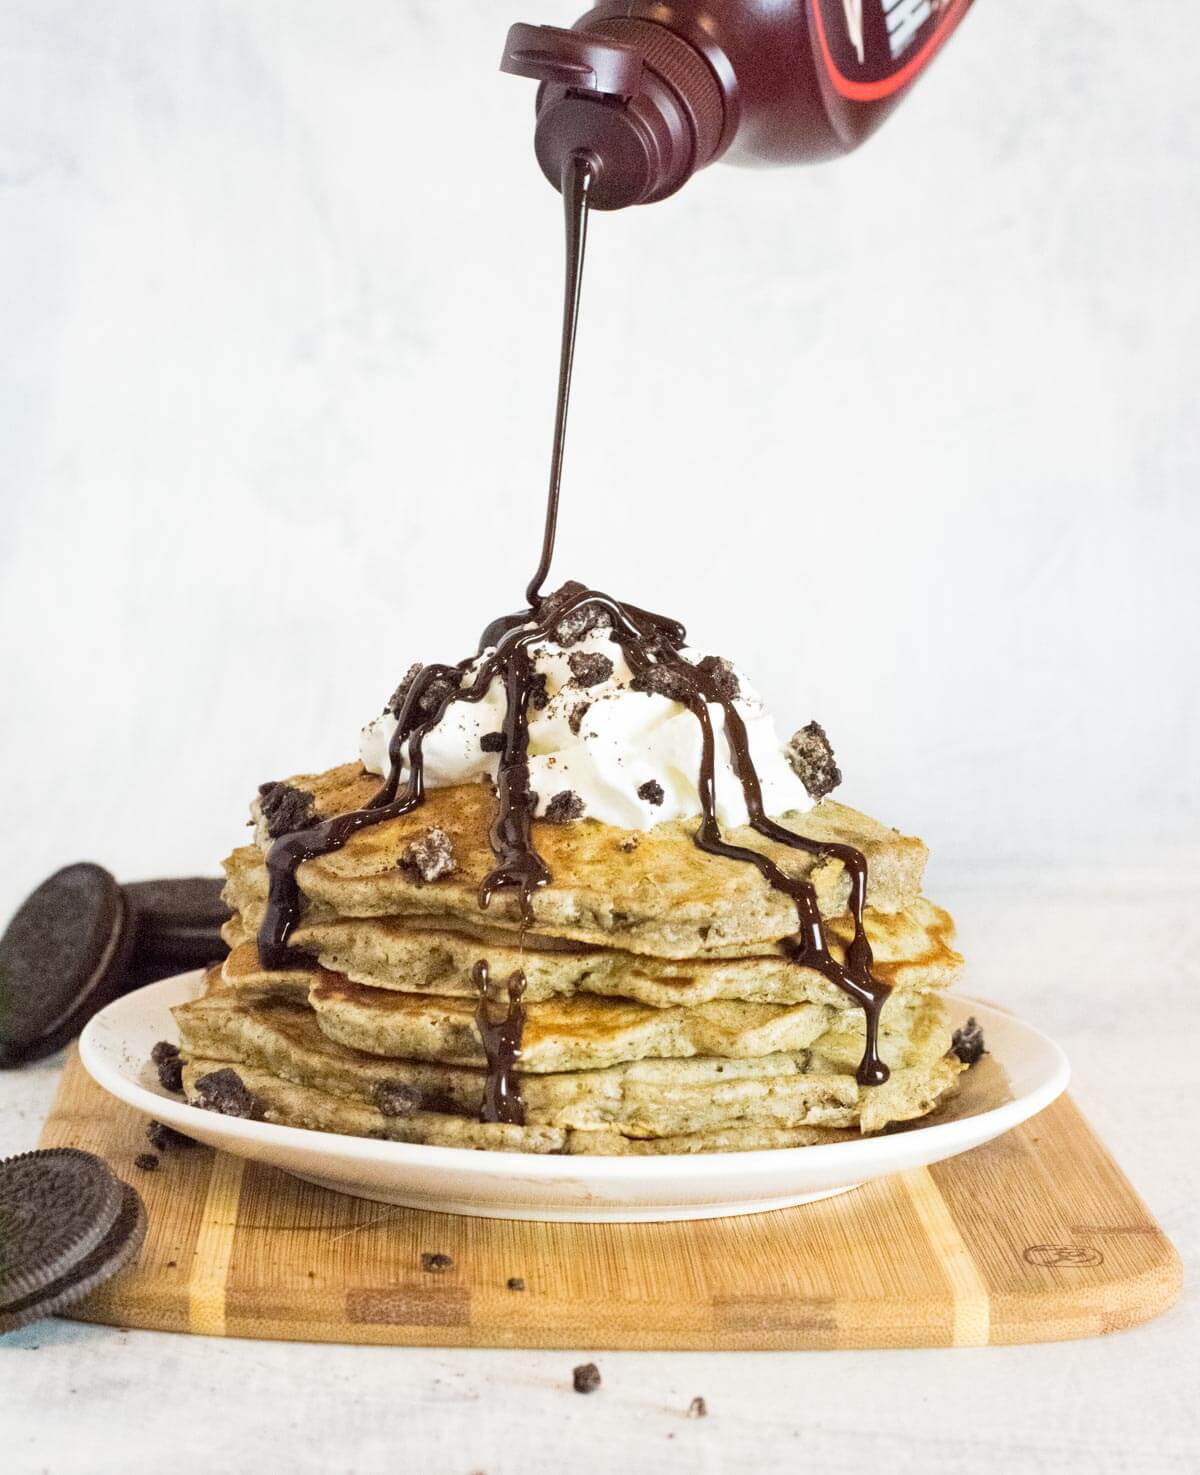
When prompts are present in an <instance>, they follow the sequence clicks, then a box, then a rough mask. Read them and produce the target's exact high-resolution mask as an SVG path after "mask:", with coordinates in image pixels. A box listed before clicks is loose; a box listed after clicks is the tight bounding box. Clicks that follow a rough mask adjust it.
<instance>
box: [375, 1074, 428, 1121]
mask: <svg viewBox="0 0 1200 1475" xmlns="http://www.w3.org/2000/svg"><path fill="white" fill-rule="evenodd" d="M371 1094H372V1096H373V1097H374V1099H375V1105H376V1106H377V1107H378V1108H379V1110H380V1112H381V1113H382V1114H383V1115H384V1116H387V1117H405V1116H412V1114H413V1112H414V1111H416V1109H417V1107H418V1106H420V1104H421V1094H420V1092H419V1091H417V1090H416V1089H415V1088H414V1087H413V1086H410V1085H409V1084H408V1083H407V1081H379V1082H378V1083H377V1084H376V1086H375V1089H374V1091H373V1092H372V1093H371Z"/></svg>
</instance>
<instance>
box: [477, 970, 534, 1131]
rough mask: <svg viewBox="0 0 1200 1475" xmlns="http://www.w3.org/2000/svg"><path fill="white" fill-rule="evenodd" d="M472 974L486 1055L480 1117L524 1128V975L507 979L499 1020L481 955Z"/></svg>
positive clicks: (478, 1026) (518, 972) (514, 975)
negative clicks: (520, 1068) (492, 1006)
mask: <svg viewBox="0 0 1200 1475" xmlns="http://www.w3.org/2000/svg"><path fill="white" fill-rule="evenodd" d="M471 977H472V978H473V979H474V981H475V987H476V988H477V989H478V990H479V1004H478V1006H477V1007H476V1010H475V1024H476V1027H477V1028H478V1030H479V1038H480V1039H481V1040H482V1042H483V1053H484V1054H485V1055H486V1056H487V1079H486V1080H485V1082H484V1087H483V1108H482V1110H481V1111H480V1113H479V1120H480V1121H481V1122H508V1123H510V1124H512V1125H513V1126H517V1127H523V1126H524V1125H525V1103H524V1102H523V1101H522V1100H521V1083H520V1078H519V1077H518V1075H517V1062H518V1061H519V1060H520V1058H521V1037H522V1035H523V1034H524V1032H525V1006H524V1005H523V1004H522V1002H521V999H522V997H523V995H524V993H525V975H524V973H522V972H520V971H519V970H518V971H517V972H516V973H514V974H513V975H512V977H511V978H510V979H509V980H508V1003H507V1007H506V1009H505V1012H504V1014H503V1016H502V1017H501V1018H500V1019H493V1018H492V1014H491V1009H490V1007H489V1005H490V1004H491V1002H492V1001H491V999H490V998H489V991H490V982H491V980H490V974H489V970H488V965H487V961H486V960H485V959H483V958H481V959H480V960H479V962H478V963H476V964H475V966H474V968H472V970H471Z"/></svg>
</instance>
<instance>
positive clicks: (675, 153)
mask: <svg viewBox="0 0 1200 1475" xmlns="http://www.w3.org/2000/svg"><path fill="white" fill-rule="evenodd" d="M584 24H585V26H586V28H585V29H580V30H574V31H564V30H560V29H559V28H557V27H553V26H528V25H516V26H513V28H512V29H511V30H510V31H509V34H508V40H507V43H506V45H505V50H504V56H503V59H502V60H501V63H500V66H501V70H502V71H505V72H511V73H514V74H516V75H519V76H525V77H534V78H537V79H538V80H540V81H541V83H542V86H541V88H540V89H539V92H538V103H537V127H536V130H535V133H534V148H535V151H536V153H537V157H538V162H539V163H540V164H541V166H542V171H543V173H544V174H545V175H546V177H547V179H549V180H550V181H551V183H552V184H554V185H555V186H557V185H558V183H559V181H560V179H561V177H562V166H563V162H564V160H565V159H567V158H568V157H570V156H571V155H572V154H583V155H585V156H586V157H587V158H588V159H589V160H590V161H591V164H592V170H593V182H592V188H591V204H592V206H593V208H595V209H600V210H618V209H621V208H622V207H624V206H626V205H637V204H643V203H646V202H648V201H651V200H661V199H663V198H665V196H667V195H670V194H673V193H674V192H675V191H676V190H677V189H678V188H679V186H680V185H681V184H683V182H684V180H686V179H687V178H689V176H690V175H691V174H693V173H694V172H695V171H696V170H697V169H699V168H701V167H702V166H703V165H704V164H707V163H708V161H709V160H710V159H711V158H712V157H713V155H714V153H715V152H716V149H717V145H718V143H719V141H720V138H721V133H722V128H723V126H724V119H725V102H724V97H723V95H722V92H721V88H720V86H719V84H718V82H717V79H716V77H715V75H714V74H713V72H712V69H711V68H710V67H709V65H708V63H707V62H706V61H705V60H704V58H703V57H702V56H701V55H700V53H699V52H698V51H697V50H696V49H695V48H694V47H693V46H691V45H690V44H689V43H688V42H687V41H685V40H683V38H682V37H680V36H677V35H676V34H675V33H674V32H673V31H669V30H667V28H666V27H665V26H660V25H657V24H656V23H654V22H652V21H643V20H634V19H628V18H625V17H614V18H612V19H608V20H597V21H591V22H586V23H584Z"/></svg>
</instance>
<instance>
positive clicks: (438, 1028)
mask: <svg viewBox="0 0 1200 1475" xmlns="http://www.w3.org/2000/svg"><path fill="white" fill-rule="evenodd" d="M309 1003H310V1004H311V1006H312V1008H313V1010H314V1012H315V1014H316V1016H317V1023H318V1025H319V1026H320V1028H321V1030H322V1032H323V1033H324V1034H326V1035H328V1036H329V1038H330V1039H332V1040H337V1041H338V1042H339V1044H343V1045H349V1046H350V1047H351V1048H352V1049H355V1050H363V1051H365V1052H366V1053H368V1054H371V1055H391V1056H396V1055H399V1056H403V1057H404V1058H406V1059H410V1060H441V1061H445V1062H447V1063H448V1064H451V1065H486V1063H487V1055H486V1053H485V1052H484V1048H483V1044H482V1042H481V1039H480V1034H479V1029H478V1026H477V1025H476V1022H475V1011H476V1001H475V1000H474V999H458V998H447V997H444V996H438V995H436V994H407V993H399V992H397V991H396V990H394V989H379V988H366V987H364V985H362V984H361V983H351V982H350V980H349V979H347V978H341V977H338V976H337V975H330V976H329V978H328V979H326V980H324V981H322V982H321V983H319V984H317V986H316V987H315V988H314V989H313V990H312V991H311V993H310V994H309ZM833 1012H834V1011H833V1010H831V1009H829V1008H828V1007H826V1006H825V1005H823V1004H791V1005H788V1004H745V1003H741V1002H739V1001H736V1000H731V999H718V1000H714V1001H713V1002H711V1003H708V1004H695V1005H691V1006H689V1007H687V1008H679V1009H654V1008H651V1007H650V1006H649V1005H647V1004H637V1003H633V1002H632V1001H630V1000H628V999H605V998H600V997H598V996H596V995H589V994H577V995H576V996H575V997H574V998H571V999H548V1000H546V1001H544V1002H542V1003H539V1004H529V1005H527V1006H526V1009H525V1024H524V1030H523V1032H522V1036H521V1075H522V1078H523V1079H526V1078H528V1076H529V1075H531V1074H537V1075H545V1074H547V1073H550V1072H555V1071H567V1070H572V1071H573V1070H596V1069H600V1068H602V1067H604V1066H608V1065H620V1064H623V1063H624V1062H627V1061H632V1060H646V1059H650V1058H654V1059H660V1060H661V1059H678V1058H686V1057H688V1056H692V1055H719V1056H723V1057H725V1058H735V1059H744V1058H745V1057H747V1056H755V1055H772V1054H776V1053H777V1052H779V1051H796V1050H803V1049H806V1048H807V1047H808V1046H809V1045H811V1044H812V1042H813V1041H814V1040H815V1039H817V1038H818V1037H819V1036H820V1035H822V1034H824V1033H825V1032H826V1031H827V1030H828V1028H829V1026H830V1023H831V1021H832V1016H833Z"/></svg>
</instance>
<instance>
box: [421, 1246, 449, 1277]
mask: <svg viewBox="0 0 1200 1475" xmlns="http://www.w3.org/2000/svg"><path fill="white" fill-rule="evenodd" d="M453 1268H454V1258H453V1256H451V1255H446V1254H443V1253H442V1251H441V1250H423V1251H422V1252H421V1269H422V1270H425V1271H428V1273H429V1274H430V1275H444V1274H445V1273H446V1271H447V1270H453Z"/></svg>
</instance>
